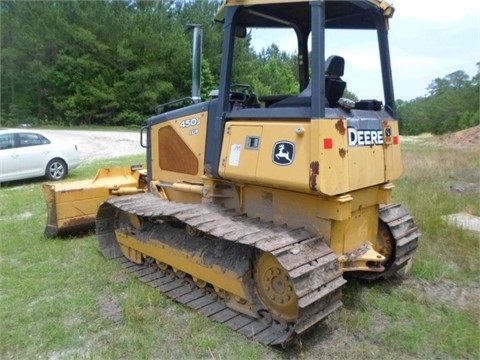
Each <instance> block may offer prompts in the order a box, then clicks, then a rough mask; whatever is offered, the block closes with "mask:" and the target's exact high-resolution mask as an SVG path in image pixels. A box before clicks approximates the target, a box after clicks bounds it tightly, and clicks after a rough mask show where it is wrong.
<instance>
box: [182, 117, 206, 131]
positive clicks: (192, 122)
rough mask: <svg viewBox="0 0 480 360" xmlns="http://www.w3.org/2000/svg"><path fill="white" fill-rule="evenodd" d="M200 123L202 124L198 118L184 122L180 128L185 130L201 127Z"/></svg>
mask: <svg viewBox="0 0 480 360" xmlns="http://www.w3.org/2000/svg"><path fill="white" fill-rule="evenodd" d="M200 123H201V121H200V119H197V118H193V119H188V120H183V121H182V122H181V123H180V128H182V129H185V128H189V127H192V126H198V125H200Z"/></svg>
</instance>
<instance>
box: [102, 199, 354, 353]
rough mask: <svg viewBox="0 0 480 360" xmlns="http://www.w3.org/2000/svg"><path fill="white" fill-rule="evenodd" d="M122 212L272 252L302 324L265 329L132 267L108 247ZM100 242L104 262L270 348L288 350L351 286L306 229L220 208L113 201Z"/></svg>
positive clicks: (199, 293) (178, 283)
mask: <svg viewBox="0 0 480 360" xmlns="http://www.w3.org/2000/svg"><path fill="white" fill-rule="evenodd" d="M118 209H121V210H122V211H126V212H129V213H133V214H137V215H138V216H142V217H147V218H149V219H150V221H152V222H155V221H156V220H164V219H169V220H175V219H176V220H179V221H181V222H183V223H186V224H189V225H191V226H193V227H195V228H197V229H198V230H200V231H202V232H204V233H205V234H208V235H209V236H215V237H217V238H220V239H222V240H225V241H231V242H235V243H239V244H243V245H248V246H254V247H256V248H257V249H259V250H261V251H266V252H270V253H271V254H273V255H274V256H275V257H276V258H277V260H278V261H279V263H280V264H281V265H282V266H283V267H284V268H285V269H286V270H287V271H288V273H289V275H290V278H291V279H292V281H293V283H294V289H295V292H296V294H297V297H298V304H299V317H298V319H299V320H298V321H297V322H296V323H295V325H294V326H291V327H288V328H287V327H285V326H283V327H282V326H279V325H278V323H276V322H275V321H273V322H271V323H270V324H266V323H265V322H263V321H262V319H261V318H252V317H250V316H247V315H245V314H242V313H239V312H237V311H235V310H233V309H231V308H228V307H227V306H226V305H225V303H224V302H223V301H222V300H220V299H218V298H217V299H214V298H212V297H211V296H209V294H207V293H206V292H205V291H204V290H202V289H198V288H192V286H191V285H190V284H189V282H186V281H185V280H184V279H176V278H174V277H171V276H169V275H168V272H163V271H158V270H156V269H153V268H150V267H144V266H140V265H136V264H134V263H132V262H130V261H129V260H127V259H126V258H124V257H123V256H122V254H121V252H120V251H119V248H118V246H117V248H113V247H110V246H109V244H114V243H115V244H116V240H114V239H115V233H114V226H113V223H114V221H113V218H114V216H115V213H116V212H117V211H118ZM97 236H98V238H99V243H100V249H101V251H102V253H103V254H104V255H105V257H107V258H108V259H112V260H113V259H115V260H117V261H120V262H121V263H122V265H123V266H124V267H126V268H128V269H129V270H130V271H132V272H135V273H136V274H137V275H138V277H139V279H140V280H141V281H143V282H145V283H147V284H149V285H151V286H153V287H155V288H157V289H159V290H160V291H161V292H162V293H164V294H166V295H168V296H169V297H171V298H172V299H174V300H176V301H178V302H180V303H182V304H185V305H187V306H189V307H191V308H193V309H196V310H198V311H200V312H201V313H203V314H205V315H206V316H207V317H209V318H210V319H212V320H214V321H217V322H220V323H223V324H225V325H227V326H228V327H230V328H231V329H233V330H235V331H237V332H239V333H241V334H243V335H245V336H247V337H250V338H252V339H254V340H255V341H258V342H259V343H262V344H265V345H282V346H284V345H285V344H286V343H288V342H289V341H291V340H293V339H295V338H296V337H297V336H298V335H300V334H302V333H304V332H306V331H307V330H308V329H310V328H311V327H312V326H314V325H315V324H317V323H318V322H320V321H321V320H323V319H324V318H325V317H327V316H328V315H329V314H331V313H332V312H334V311H335V310H336V309H338V308H339V307H340V306H341V305H342V303H341V288H342V286H343V285H344V284H345V283H346V281H345V280H344V279H343V276H342V271H341V269H340V267H339V264H338V260H337V256H336V255H335V254H334V253H333V252H332V251H331V249H330V248H329V247H328V246H327V245H326V244H325V243H324V241H323V240H322V238H319V237H314V236H312V235H311V234H310V233H308V232H307V231H305V230H304V229H303V228H298V229H290V228H287V227H286V226H278V225H273V224H271V223H268V224H266V223H264V222H261V221H260V220H258V219H251V218H248V217H246V216H244V215H238V214H236V213H235V212H233V211H231V210H228V209H226V208H224V207H221V206H218V205H213V204H181V203H175V202H170V201H166V200H161V199H159V198H158V197H157V196H156V195H153V194H142V195H131V196H122V197H118V198H113V199H110V200H108V201H107V202H106V203H104V204H103V205H102V206H101V207H100V209H99V212H98V214H97ZM191 275H193V276H195V274H191Z"/></svg>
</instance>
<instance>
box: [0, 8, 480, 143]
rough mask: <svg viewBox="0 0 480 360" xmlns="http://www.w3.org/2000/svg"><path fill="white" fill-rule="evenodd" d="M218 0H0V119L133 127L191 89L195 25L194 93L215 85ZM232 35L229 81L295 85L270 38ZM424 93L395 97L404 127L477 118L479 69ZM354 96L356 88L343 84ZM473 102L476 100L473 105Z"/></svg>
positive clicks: (291, 59)
mask: <svg viewBox="0 0 480 360" xmlns="http://www.w3.org/2000/svg"><path fill="white" fill-rule="evenodd" d="M220 4H221V0H203V1H194V0H190V1H188V0H187V1H180V0H157V1H151V0H123V1H119V0H115V1H110V0H102V1H68V2H67V1H53V0H51V1H18V0H2V1H1V2H0V22H1V93H0V95H1V109H0V121H1V126H17V125H18V124H21V123H33V124H35V125H49V124H55V125H67V126H78V125H121V126H141V125H143V124H144V122H145V119H146V118H148V117H149V116H151V115H152V114H153V113H154V111H155V108H156V107H157V106H158V104H161V103H165V102H168V101H171V100H172V99H177V98H182V97H184V96H186V95H187V94H190V89H191V68H192V64H191V58H192V56H191V52H192V38H191V37H192V34H191V33H190V32H186V31H185V25H186V24H189V23H198V24H202V25H203V32H204V37H203V62H202V72H201V73H202V97H203V98H204V99H207V98H208V94H209V92H210V91H211V90H213V89H216V88H217V87H218V78H219V74H220V63H221V56H222V54H221V49H222V26H221V25H219V24H215V23H214V22H213V18H214V15H215V13H216V11H217V10H218V8H219V6H220ZM250 40H251V39H250V37H249V36H247V38H246V39H244V41H241V42H237V43H236V50H235V51H236V53H235V62H236V66H235V67H234V74H233V77H234V78H233V81H234V82H244V83H245V82H246V83H248V84H250V85H252V87H253V88H254V89H255V91H256V92H257V93H259V94H275V93H276V94H287V93H295V92H298V80H297V77H298V76H297V58H296V56H295V54H288V53H286V52H283V51H280V49H279V48H278V46H276V45H274V44H272V45H271V46H269V47H268V48H266V49H262V50H261V51H258V52H257V51H255V50H254V49H253V48H252V47H251V45H250ZM430 90H431V92H430V95H429V96H428V97H425V98H418V99H415V100H412V101H408V102H404V101H401V100H398V110H399V119H400V122H401V128H402V131H403V132H404V133H408V134H414V133H418V132H424V131H429V132H439V133H441V132H445V131H453V130H456V129H459V128H463V127H467V126H471V125H472V124H476V123H478V116H479V115H478V108H479V106H478V98H479V96H478V75H477V76H476V77H475V78H473V79H468V76H466V75H465V73H463V72H461V71H459V72H456V73H453V74H450V75H448V76H446V77H445V78H444V79H436V80H434V82H433V83H432V85H431V89H430ZM347 94H348V97H350V98H353V99H355V98H356V97H355V94H353V93H350V92H347ZM475 106H476V107H475Z"/></svg>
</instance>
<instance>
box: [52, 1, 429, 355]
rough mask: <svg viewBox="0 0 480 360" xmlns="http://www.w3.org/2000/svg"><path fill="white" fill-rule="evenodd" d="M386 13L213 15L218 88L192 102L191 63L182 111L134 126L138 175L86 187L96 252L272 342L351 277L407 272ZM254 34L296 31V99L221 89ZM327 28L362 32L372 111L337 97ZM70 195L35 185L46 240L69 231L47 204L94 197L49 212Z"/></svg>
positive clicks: (413, 232)
mask: <svg viewBox="0 0 480 360" xmlns="http://www.w3.org/2000/svg"><path fill="white" fill-rule="evenodd" d="M393 13H394V9H393V7H392V6H391V5H390V4H388V3H387V2H385V1H380V0H350V1H347V0H346V1H329V0H325V1H324V0H322V1H317V0H276V1H274V0H228V1H226V2H225V3H224V4H223V5H222V6H221V8H220V9H219V11H218V13H217V15H216V19H215V20H216V21H218V22H220V23H221V24H223V30H224V35H223V36H224V37H223V48H222V63H221V73H220V82H219V89H218V92H216V94H215V96H214V97H213V98H212V99H209V100H208V101H203V102H202V101H200V90H199V88H200V81H199V79H200V77H199V74H200V71H199V65H198V61H197V62H194V71H193V73H194V76H193V78H194V79H193V80H194V81H193V87H192V96H191V98H190V99H189V100H190V104H188V105H187V106H183V107H180V108H176V109H173V110H168V108H169V106H171V105H175V104H176V103H177V102H176V101H173V102H171V103H168V104H165V106H162V109H166V111H163V112H161V113H159V114H157V115H155V116H153V117H151V118H150V119H148V121H147V124H146V126H145V127H144V128H143V129H142V134H143V135H144V136H143V138H144V140H143V141H144V142H145V144H143V145H144V146H145V147H146V164H147V165H146V169H144V170H131V169H130V170H129V169H128V168H126V170H125V171H126V172H127V173H128V174H127V175H126V176H127V177H130V180H131V181H126V182H127V183H128V184H126V185H119V184H120V182H119V180H118V178H117V177H114V176H112V177H109V175H108V174H103V175H101V176H100V177H99V178H103V180H102V181H103V182H104V183H102V184H97V185H99V187H102V188H103V189H104V190H103V193H102V194H101V195H99V196H98V197H96V198H95V199H96V200H95V201H92V202H91V203H92V204H93V203H95V204H94V205H91V207H92V208H94V211H92V210H90V212H91V213H92V215H90V218H91V217H93V212H94V213H96V215H95V216H96V226H95V227H96V235H97V237H98V241H99V247H100V250H101V252H102V254H103V255H104V256H105V257H106V258H107V259H111V260H116V261H119V262H120V263H122V264H123V265H124V266H125V267H126V268H128V269H130V271H133V272H136V273H137V275H138V277H139V278H140V280H141V281H143V282H145V283H147V284H149V285H151V286H153V287H155V288H158V289H159V290H160V291H161V292H163V293H165V294H166V295H168V296H170V297H171V298H173V299H175V300H176V301H178V302H179V303H182V304H185V305H187V306H189V307H191V308H192V309H196V310H198V311H200V312H202V313H203V314H205V316H207V317H209V318H210V319H212V320H215V321H219V322H221V323H224V324H225V325H227V326H229V327H230V328H231V329H233V330H234V331H237V332H239V333H241V334H244V335H245V336H248V337H250V338H253V339H255V340H256V341H258V342H260V343H262V344H268V345H282V346H285V345H286V344H288V343H289V342H290V341H292V340H293V339H295V338H297V337H298V336H300V335H302V334H303V333H305V332H307V331H308V330H310V329H312V328H313V327H315V326H316V325H317V324H318V323H319V322H321V321H322V320H323V319H325V318H326V317H327V316H328V315H329V314H331V313H332V312H334V311H335V310H336V309H338V308H339V307H340V306H341V292H342V287H343V286H344V285H345V283H346V281H347V280H346V279H348V278H349V277H350V276H355V277H359V278H364V279H369V280H375V279H379V278H382V277H388V276H390V275H392V274H395V273H397V272H398V271H399V270H401V269H403V268H404V267H406V266H407V265H409V263H410V262H411V261H412V258H413V257H414V255H415V252H416V249H417V243H418V238H419V230H418V228H417V227H416V225H415V223H414V221H413V219H412V217H411V216H410V215H409V214H408V212H407V211H406V210H405V209H404V208H403V207H402V206H401V205H399V204H392V203H391V201H392V190H393V188H394V185H393V183H392V181H394V180H395V179H397V178H398V177H399V176H400V175H401V173H402V170H403V168H402V161H401V153H400V143H399V128H398V122H397V120H396V110H395V101H394V93H393V86H392V75H391V65H390V55H389V45H388V26H389V19H390V18H391V17H392V16H393ZM193 28H194V31H195V30H199V29H201V27H200V26H197V25H195V26H193ZM257 28H258V29H265V28H267V29H268V28H274V29H292V30H293V32H294V33H295V34H296V35H297V43H298V79H299V87H298V94H296V95H282V94H262V96H259V97H258V98H257V96H256V95H255V92H254V91H253V90H252V88H251V87H250V86H249V85H245V84H236V83H233V80H232V74H233V73H234V70H233V68H234V66H235V61H234V60H235V48H236V47H235V42H236V41H242V39H244V38H245V37H246V36H249V34H250V33H249V31H250V29H257ZM331 29H354V30H369V31H371V32H373V33H374V34H375V35H376V36H375V39H376V42H377V44H376V46H377V47H378V54H379V59H380V66H379V69H378V71H379V72H380V73H381V79H382V81H381V82H382V85H383V94H384V99H383V101H380V100H360V101H353V100H351V99H347V98H344V97H343V94H344V91H345V87H346V82H345V81H344V80H343V79H342V76H343V74H344V67H345V60H344V58H342V57H341V56H338V55H333V56H328V57H326V56H325V43H326V41H325V39H326V35H325V34H326V32H328V31H330V30H331ZM260 31H261V30H260ZM194 38H195V37H194ZM344 45H346V46H347V47H348V46H349V45H350V44H349V43H346V44H344ZM195 49H196V51H195ZM199 53H200V55H198V54H199ZM198 58H201V41H198V40H195V46H194V59H198ZM195 69H196V70H195ZM184 100H185V99H181V100H179V101H178V103H180V101H184ZM177 105H178V104H177ZM122 176H123V175H122ZM93 183H95V182H93ZM122 187H125V189H126V190H125V191H123V192H122V191H121V188H122ZM78 188H79V187H78V186H77V187H75V185H72V184H70V185H68V184H67V185H64V187H63V188H60V187H59V188H52V187H51V186H50V187H49V186H48V185H46V186H45V191H46V194H47V203H48V206H49V219H52V220H51V221H49V223H50V224H49V225H50V230H49V234H50V235H51V236H55V235H56V234H58V233H61V230H62V227H68V223H67V225H62V224H59V223H58V219H65V216H63V215H62V214H59V212H61V210H59V208H56V207H55V204H58V203H64V204H65V203H66V205H65V206H67V207H68V202H69V201H70V202H74V201H77V200H79V199H80V200H86V201H88V200H91V199H90V194H93V193H94V192H95V191H97V190H98V189H97V190H94V189H90V188H89V185H87V186H85V185H84V186H83V187H82V191H80V192H78V193H77V195H75V196H74V197H73V198H71V199H70V200H68V198H65V199H67V200H66V201H60V197H62V196H66V194H67V193H68V192H69V190H70V191H72V192H75V191H76V190H78ZM105 189H109V190H105ZM112 189H113V190H115V189H117V190H118V189H120V190H119V191H117V192H115V191H112ZM122 193H130V194H127V195H122ZM120 195H121V196H120ZM93 197H94V196H91V198H93ZM102 197H103V198H102ZM100 203H101V205H100ZM97 207H98V211H97ZM77 215H78V214H77ZM67 218H68V216H67ZM56 221H57V222H56ZM66 221H67V222H68V219H67V220H66ZM47 228H48V226H47ZM46 232H47V231H46Z"/></svg>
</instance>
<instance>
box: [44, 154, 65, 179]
mask: <svg viewBox="0 0 480 360" xmlns="http://www.w3.org/2000/svg"><path fill="white" fill-rule="evenodd" d="M45 176H46V177H47V179H48V180H54V181H56V180H62V179H63V178H64V177H65V176H67V164H65V161H63V160H61V159H53V160H50V161H49V162H48V164H47V169H46V171H45Z"/></svg>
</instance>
